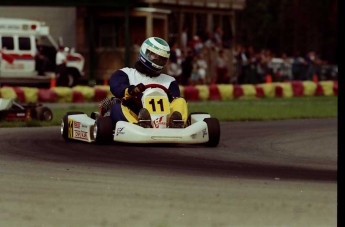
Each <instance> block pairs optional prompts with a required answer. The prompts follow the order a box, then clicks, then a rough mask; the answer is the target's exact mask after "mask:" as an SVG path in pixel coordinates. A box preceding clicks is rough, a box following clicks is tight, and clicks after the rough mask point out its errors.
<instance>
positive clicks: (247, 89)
mask: <svg viewBox="0 0 345 227" xmlns="http://www.w3.org/2000/svg"><path fill="white" fill-rule="evenodd" d="M180 90H181V95H182V97H184V98H185V99H186V100H187V101H207V100H233V99H241V98H248V99H250V98H290V97H302V96H338V81H319V82H315V81H292V82H281V83H264V84H257V85H253V84H243V85H233V84H211V85H196V86H180ZM111 96H112V94H111V92H110V90H109V86H108V85H101V86H95V87H89V86H76V87H73V88H69V87H52V88H50V89H39V88H32V87H9V86H5V87H1V88H0V97H2V98H13V99H16V100H17V101H19V102H50V103H55V102H59V103H64V102H72V103H82V102H99V101H101V100H103V99H104V98H106V97H111Z"/></svg>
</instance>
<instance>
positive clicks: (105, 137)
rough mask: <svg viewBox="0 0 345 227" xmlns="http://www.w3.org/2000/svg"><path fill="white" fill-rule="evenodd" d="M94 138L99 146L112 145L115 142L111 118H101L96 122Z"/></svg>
mask: <svg viewBox="0 0 345 227" xmlns="http://www.w3.org/2000/svg"><path fill="white" fill-rule="evenodd" d="M93 136H94V138H95V141H96V143H98V144H106V143H110V142H111V141H112V140H113V121H112V119H111V117H100V118H98V119H97V120H96V122H95V125H94V129H93Z"/></svg>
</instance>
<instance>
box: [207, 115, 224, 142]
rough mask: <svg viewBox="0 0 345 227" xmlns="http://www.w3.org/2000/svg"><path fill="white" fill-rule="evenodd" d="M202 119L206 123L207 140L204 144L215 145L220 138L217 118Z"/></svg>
mask: <svg viewBox="0 0 345 227" xmlns="http://www.w3.org/2000/svg"><path fill="white" fill-rule="evenodd" d="M204 121H205V122H206V124H207V129H208V137H209V139H208V142H207V143H206V146H208V147H216V146H218V144H219V140H220V124H219V121H218V119H217V118H213V117H211V118H205V119H204Z"/></svg>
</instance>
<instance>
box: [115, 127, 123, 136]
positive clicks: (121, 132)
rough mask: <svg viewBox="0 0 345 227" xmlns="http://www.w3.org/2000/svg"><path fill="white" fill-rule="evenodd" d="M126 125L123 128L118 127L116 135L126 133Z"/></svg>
mask: <svg viewBox="0 0 345 227" xmlns="http://www.w3.org/2000/svg"><path fill="white" fill-rule="evenodd" d="M124 128H125V127H122V128H118V129H117V130H116V136H118V135H120V134H121V135H124V134H125V132H124V131H123V129H124Z"/></svg>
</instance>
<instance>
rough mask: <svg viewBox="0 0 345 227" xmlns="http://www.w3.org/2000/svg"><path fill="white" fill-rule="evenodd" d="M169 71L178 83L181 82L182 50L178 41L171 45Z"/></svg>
mask: <svg viewBox="0 0 345 227" xmlns="http://www.w3.org/2000/svg"><path fill="white" fill-rule="evenodd" d="M167 73H168V75H170V76H172V77H174V78H175V80H176V81H177V82H178V83H181V74H182V68H181V50H180V49H179V48H178V46H177V43H174V44H172V45H171V49H170V58H169V63H168V65H167Z"/></svg>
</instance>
